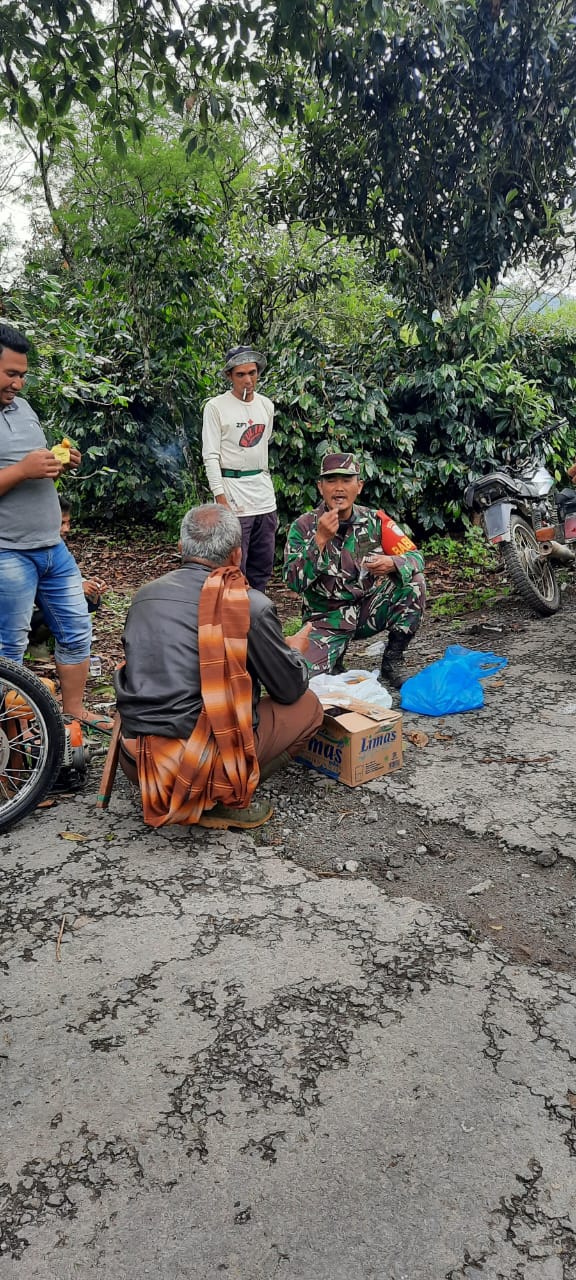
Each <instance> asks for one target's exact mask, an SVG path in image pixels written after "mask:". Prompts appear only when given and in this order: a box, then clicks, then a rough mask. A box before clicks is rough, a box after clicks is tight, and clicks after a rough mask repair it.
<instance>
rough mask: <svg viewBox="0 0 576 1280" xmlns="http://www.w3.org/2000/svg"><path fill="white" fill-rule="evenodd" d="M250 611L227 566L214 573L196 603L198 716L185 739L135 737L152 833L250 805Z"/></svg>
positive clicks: (242, 583) (253, 780)
mask: <svg viewBox="0 0 576 1280" xmlns="http://www.w3.org/2000/svg"><path fill="white" fill-rule="evenodd" d="M249 626H250V605H249V601H248V592H247V586H246V579H245V578H244V576H243V574H241V573H240V570H239V569H236V568H235V567H234V566H233V565H223V566H222V567H220V568H218V569H213V570H212V573H210V574H209V576H208V577H207V579H206V581H205V583H204V586H203V588H202V591H201V592H200V600H199V604H198V650H199V656H200V688H201V692H202V704H203V705H202V711H201V712H200V715H199V717H198V720H197V723H196V727H195V728H194V730H193V732H192V734H191V735H190V737H189V738H188V739H187V740H186V741H184V740H182V739H179V738H162V737H159V736H158V735H156V734H146V735H145V736H142V737H140V738H138V749H137V764H138V779H139V783H140V792H141V795H142V808H143V811H144V821H145V822H147V823H148V824H149V825H150V826H151V827H162V826H167V825H171V824H173V823H182V824H183V825H188V824H193V823H195V822H198V819H199V818H200V817H201V816H202V814H203V813H204V811H205V810H206V809H213V808H214V805H215V804H217V803H218V801H220V802H221V803H222V804H226V805H231V806H233V807H234V808H237V809H245V808H246V807H247V805H249V804H250V801H251V799H252V796H253V794H254V791H255V789H256V786H257V785H258V779H259V777H260V771H259V768H258V760H257V758H256V749H255V746H254V730H253V726H252V680H251V678H250V676H249V674H248V671H247V670H246V649H247V636H248V629H249Z"/></svg>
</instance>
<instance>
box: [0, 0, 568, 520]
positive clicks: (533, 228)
mask: <svg viewBox="0 0 576 1280" xmlns="http://www.w3.org/2000/svg"><path fill="white" fill-rule="evenodd" d="M575 32H576V28H575V27H574V23H573V5H572V3H570V4H569V3H568V0H558V2H557V3H554V4H553V5H552V6H546V5H545V4H544V0H525V3H524V4H523V5H522V8H521V9H520V7H519V5H518V0H478V3H470V4H462V5H455V6H446V5H444V4H443V3H442V4H441V3H440V2H439V0H438V3H437V4H436V3H431V4H430V5H426V6H425V7H423V6H418V5H413V4H408V2H407V0H404V2H403V3H402V4H400V5H398V6H395V7H394V8H393V9H391V8H390V7H389V6H388V5H386V4H385V3H384V0H360V2H359V0H329V3H327V4H324V3H318V2H317V0H280V2H279V3H278V4H275V5H270V4H269V3H268V2H267V0H232V2H231V3H226V4H222V3H212V2H210V0H192V3H191V4H190V5H189V6H184V7H182V5H181V4H180V2H178V4H175V3H173V0H161V3H159V4H157V5H156V4H154V5H144V6H143V5H134V3H133V0H117V3H116V5H115V21H114V22H113V23H110V22H107V20H106V16H105V12H104V10H101V9H100V8H99V7H98V6H97V7H95V8H94V7H91V6H88V5H87V4H86V3H85V0H72V2H71V3H69V4H68V3H66V4H61V3H60V2H59V0H58V3H55V2H54V0H48V2H47V3H46V4H44V3H43V4H40V3H38V0H25V2H24V3H23V4H22V5H20V6H18V8H16V6H15V5H14V3H13V0H0V119H2V117H3V118H4V119H5V120H10V121H11V122H12V124H13V125H14V127H16V128H17V129H18V130H19V132H20V136H21V137H23V138H24V139H25V140H26V143H27V145H28V147H29V148H30V150H31V151H32V153H33V155H34V158H35V163H36V166H37V175H38V178H39V181H40V183H41V189H42V192H43V195H44V199H45V201H46V206H47V209H48V212H49V215H50V218H49V224H48V225H47V224H42V223H41V222H39V223H38V225H37V227H36V235H35V240H34V243H33V245H32V246H31V247H30V249H29V252H28V256H27V262H26V269H25V272H24V274H23V276H22V278H21V279H20V280H19V281H18V283H17V284H16V285H15V287H14V288H13V289H12V290H11V292H10V295H9V296H8V297H7V298H6V299H5V301H4V306H3V309H4V311H5V313H6V314H7V315H8V316H9V318H10V319H12V320H13V321H14V322H16V323H17V324H20V325H21V327H23V328H25V329H26V331H27V332H28V333H29V335H30V337H31V338H32V339H33V342H34V358H33V362H32V377H31V380H30V391H29V394H30V397H31V399H32V400H33V402H34V404H35V405H36V407H37V408H38V411H39V413H40V416H41V418H42V421H43V422H44V423H45V424H46V426H47V428H48V430H49V431H50V432H52V433H53V436H54V438H57V437H58V436H59V435H62V434H64V433H65V434H67V435H68V436H70V437H71V438H72V439H73V440H74V441H75V442H76V443H77V444H78V445H79V446H80V448H81V449H82V450H83V452H84V454H85V455H86V460H87V461H86V468H85V470H84V472H83V475H82V476H81V478H80V481H79V488H78V490H77V492H78V493H80V494H81V505H82V509H83V513H84V514H85V515H89V514H95V515H96V516H98V517H102V516H104V515H111V514H112V513H114V514H116V515H118V516H119V517H120V518H121V519H127V518H131V517H132V516H140V517H141V516H142V515H145V516H146V517H152V518H154V519H159V520H161V521H164V523H173V521H174V519H175V516H176V514H177V512H178V508H179V505H180V503H181V502H183V501H185V500H188V501H189V500H190V499H191V498H192V497H198V496H202V494H203V493H204V492H205V485H204V479H203V469H202V466H201V451H200V424H201V417H202V405H203V402H204V400H205V399H206V397H207V396H208V395H211V394H214V393H215V392H217V391H218V390H220V389H221V388H222V386H223V385H224V384H223V383H222V381H221V379H220V376H219V373H218V370H219V368H220V367H221V361H222V355H223V352H224V351H225V349H226V347H227V346H229V345H232V344H234V343H236V342H238V341H253V342H255V343H258V344H259V345H263V346H264V347H265V348H266V349H267V351H268V353H269V357H270V367H269V371H268V374H267V378H266V382H265V389H266V391H268V392H269V393H270V394H271V395H272V396H273V398H274V399H275V401H276V404H277V427H276V435H275V441H274V448H273V456H272V464H273V468H274V475H275V482H276V485H277V489H278V498H279V505H280V512H281V516H282V519H283V521H286V520H287V519H289V518H290V517H291V516H293V515H294V513H295V512H296V511H297V510H299V509H301V507H302V506H308V505H310V504H311V503H312V502H313V501H314V500H315V480H316V475H317V471H318V460H319V456H320V454H321V453H322V451H323V450H326V449H328V448H331V447H342V448H346V449H354V450H356V451H357V452H359V453H361V454H362V455H363V457H364V459H365V466H366V473H367V478H368V486H369V487H368V496H369V498H370V500H374V501H376V500H377V501H379V502H382V503H383V504H384V505H385V506H387V507H388V508H389V509H390V510H391V511H393V512H395V513H396V514H397V515H398V516H399V517H401V518H402V519H408V520H409V521H410V522H411V523H412V524H413V526H414V527H415V528H416V529H418V530H419V531H420V532H421V531H422V530H428V529H433V528H442V527H443V526H444V525H445V524H446V523H448V524H450V523H454V522H457V521H458V519H459V518H460V515H461V497H462V492H463V488H464V486H465V484H466V482H467V480H468V478H469V476H470V474H471V473H472V472H474V471H478V470H481V469H482V468H484V467H487V466H490V465H491V463H492V461H493V460H494V459H496V458H497V457H498V456H499V455H500V454H501V452H502V450H503V449H505V448H507V447H508V446H509V445H510V444H513V443H514V441H515V440H517V439H518V438H519V437H521V436H526V435H529V434H530V433H531V432H532V431H534V430H535V429H537V428H538V427H539V426H541V425H542V424H543V423H545V422H547V421H548V420H549V418H550V417H551V416H552V415H553V414H554V413H556V414H559V415H565V416H566V417H567V418H568V421H569V429H568V431H567V432H565V433H564V434H563V435H562V434H560V435H559V436H558V438H557V441H556V444H555V449H556V455H555V465H556V466H557V469H558V472H559V474H561V469H562V465H563V463H564V462H566V461H567V459H568V458H569V457H570V458H571V457H572V454H573V453H574V452H576V437H575V435H574V427H575V419H574V414H573V408H572V404H573V392H574V376H573V370H574V354H575V339H574V337H573V335H574V334H575V333H576V328H575V327H574V326H573V324H571V323H568V322H567V323H566V324H565V325H564V326H562V324H561V323H560V324H559V323H558V321H557V320H556V319H555V318H554V319H550V320H549V319H548V317H544V319H538V320H533V321H532V320H530V321H527V320H526V319H525V320H524V321H523V322H522V323H514V322H513V321H511V320H510V318H509V317H508V318H506V316H505V313H504V312H503V311H501V310H498V309H497V308H496V306H495V304H494V303H493V302H491V301H490V291H491V288H492V286H493V285H494V284H495V283H496V281H497V280H498V277H499V275H500V274H501V272H502V270H503V268H505V267H506V266H507V265H509V264H511V263H515V262H520V261H522V260H523V258H525V256H526V254H527V253H528V252H529V251H530V252H531V253H532V254H533V255H534V256H535V258H536V260H537V261H539V262H540V263H542V262H548V263H554V262H555V261H556V260H560V259H561V257H562V254H563V252H564V249H565V245H566V239H565V236H564V234H563V227H562V219H563V217H564V214H565V213H569V211H570V209H571V208H572V207H573V205H574V189H573V188H574V174H573V154H574V140H575V136H576V93H575V89H576V57H574V52H575V44H576V35H575ZM295 125H296V126H297V128H294V126H295ZM291 129H293V130H294V132H293V133H292V134H291V133H290V132H289V131H290V130H291ZM463 299H465V300H464V301H463Z"/></svg>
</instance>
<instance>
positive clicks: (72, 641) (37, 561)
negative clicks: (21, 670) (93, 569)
mask: <svg viewBox="0 0 576 1280" xmlns="http://www.w3.org/2000/svg"><path fill="white" fill-rule="evenodd" d="M36 597H37V598H38V601H39V603H40V605H41V606H42V610H43V612H44V617H45V618H46V622H47V623H48V626H49V627H50V630H51V631H52V632H53V634H54V638H55V641H56V648H55V657H56V661H57V662H58V663H62V665H63V666H70V667H71V666H75V665H76V664H77V663H79V662H85V661H86V658H88V657H89V656H90V641H91V638H92V623H91V621H90V615H89V613H88V603H87V600H86V596H85V595H84V590H83V587H82V576H81V574H80V570H79V568H78V565H77V564H76V561H75V559H74V557H73V555H71V553H70V552H69V550H68V547H67V546H66V543H65V542H57V543H56V546H55V547H43V548H42V549H41V550H40V551H8V550H6V549H5V548H3V547H0V653H1V654H2V656H3V657H4V658H12V659H13V660H14V662H22V659H23V657H24V654H25V652H26V649H27V647H28V632H29V629H30V619H31V617H32V610H33V608H34V601H35V599H36Z"/></svg>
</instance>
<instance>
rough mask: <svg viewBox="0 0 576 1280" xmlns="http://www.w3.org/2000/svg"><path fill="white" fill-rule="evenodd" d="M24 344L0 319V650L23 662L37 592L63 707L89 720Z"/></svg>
mask: <svg viewBox="0 0 576 1280" xmlns="http://www.w3.org/2000/svg"><path fill="white" fill-rule="evenodd" d="M28 350H29V343H28V341H27V339H26V338H25V337H24V335H23V334H22V333H19V332H18V330H17V329H13V328H12V327H11V326H10V325H6V324H0V654H1V655H2V656H3V657H5V658H12V659H13V661H14V662H18V663H21V662H22V661H23V658H24V654H25V652H26V648H27V644H28V631H29V627H30V619H31V617H32V611H33V608H34V601H35V599H36V598H38V601H39V603H40V604H41V607H42V609H43V612H44V615H45V618H46V620H47V622H48V625H49V627H50V630H51V631H52V632H53V634H54V637H55V642H56V644H55V660H56V671H57V673H58V678H59V681H60V688H61V692H62V707H63V711H64V713H65V714H66V715H69V716H73V717H74V718H78V719H82V720H85V721H89V722H90V721H93V720H95V719H98V718H97V717H94V716H93V715H91V713H90V712H88V711H86V710H85V708H84V706H83V699H84V691H85V688H86V680H87V677H88V669H89V662H90V640H91V633H92V628H91V622H90V616H89V613H88V603H87V600H86V596H85V595H84V590H83V587H82V577H81V574H80V570H79V568H78V565H77V564H76V561H75V560H74V557H73V556H72V555H71V553H70V551H69V550H68V547H67V546H66V543H65V542H63V541H62V538H61V537H60V523H61V512H60V503H59V501H58V494H57V491H56V487H55V484H54V481H55V480H57V478H58V476H59V475H60V473H61V472H62V470H63V469H65V468H63V464H62V463H61V462H59V461H58V460H57V459H56V458H55V457H54V454H53V453H52V452H51V451H50V449H48V448H47V444H46V437H45V435H44V432H43V431H42V428H41V426H40V423H39V421H38V418H37V416H36V414H35V413H34V410H33V409H32V408H31V406H30V405H29V404H28V402H27V401H26V400H24V399H23V398H22V397H21V396H20V395H19V394H18V393H19V392H20V391H21V390H22V386H23V384H24V379H25V377H26V371H27V367H28V359H27V353H28ZM80 461H81V456H80V453H79V452H78V450H77V449H74V448H71V450H70V463H69V464H65V467H67V466H68V465H69V466H70V467H71V468H72V469H74V470H75V469H76V468H77V467H78V466H79V465H80Z"/></svg>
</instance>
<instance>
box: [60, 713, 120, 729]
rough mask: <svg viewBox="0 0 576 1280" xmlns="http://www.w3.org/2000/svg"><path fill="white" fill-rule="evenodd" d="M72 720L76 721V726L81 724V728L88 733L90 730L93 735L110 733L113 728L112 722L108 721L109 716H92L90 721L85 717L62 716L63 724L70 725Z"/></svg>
mask: <svg viewBox="0 0 576 1280" xmlns="http://www.w3.org/2000/svg"><path fill="white" fill-rule="evenodd" d="M73 720H75V721H76V724H81V725H82V728H83V729H86V730H87V732H88V733H89V732H90V730H91V729H93V730H94V732H95V733H112V729H113V727H114V721H113V720H110V718H109V716H93V717H91V718H90V719H88V717H87V716H68V715H66V716H64V723H65V724H72V721H73Z"/></svg>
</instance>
